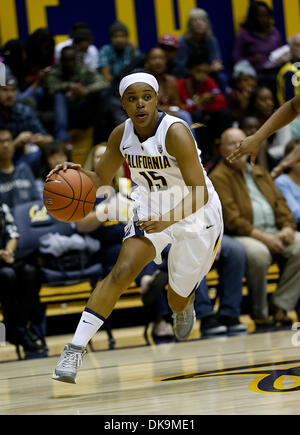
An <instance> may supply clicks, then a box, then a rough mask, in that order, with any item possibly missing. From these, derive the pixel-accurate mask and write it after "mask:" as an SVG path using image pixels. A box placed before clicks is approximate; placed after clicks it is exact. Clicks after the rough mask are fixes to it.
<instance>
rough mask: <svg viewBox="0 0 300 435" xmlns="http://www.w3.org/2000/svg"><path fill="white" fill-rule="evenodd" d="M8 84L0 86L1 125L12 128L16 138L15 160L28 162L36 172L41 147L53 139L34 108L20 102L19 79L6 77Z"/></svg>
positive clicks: (11, 130)
mask: <svg viewBox="0 0 300 435" xmlns="http://www.w3.org/2000/svg"><path fill="white" fill-rule="evenodd" d="M6 83H7V84H6V86H0V127H6V128H7V129H8V130H10V132H11V134H12V136H13V139H14V142H13V143H14V147H15V152H14V162H15V163H16V164H17V163H20V162H26V163H28V164H29V165H30V167H31V168H32V170H33V171H34V172H36V171H37V168H38V167H39V161H40V154H41V151H40V149H39V148H40V147H42V146H43V145H44V144H45V143H46V142H49V141H51V140H52V136H50V135H49V134H48V133H47V132H46V130H45V129H44V127H43V126H42V124H41V122H40V120H39V119H38V117H37V116H36V115H35V113H34V112H33V110H32V109H31V108H30V107H28V106H25V105H24V104H21V103H18V102H17V101H16V98H17V81H16V79H15V77H13V76H11V75H8V76H7V77H6Z"/></svg>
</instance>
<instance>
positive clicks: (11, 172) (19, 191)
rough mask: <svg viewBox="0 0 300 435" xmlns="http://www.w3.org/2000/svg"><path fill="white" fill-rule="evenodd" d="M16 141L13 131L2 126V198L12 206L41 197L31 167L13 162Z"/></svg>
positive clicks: (0, 174) (0, 181) (0, 133)
mask: <svg viewBox="0 0 300 435" xmlns="http://www.w3.org/2000/svg"><path fill="white" fill-rule="evenodd" d="M13 154H14V142H13V138H12V134H11V132H10V131H9V130H8V129H7V128H5V127H2V128H0V200H1V201H2V202H5V203H6V204H7V205H8V206H9V207H10V208H13V207H14V206H15V205H17V204H20V203H23V202H26V201H33V200H35V199H40V195H39V192H38V190H37V188H36V184H35V178H34V175H33V173H32V171H31V169H30V167H29V166H28V165H27V164H26V163H25V162H21V163H19V164H18V165H17V166H15V164H14V162H13Z"/></svg>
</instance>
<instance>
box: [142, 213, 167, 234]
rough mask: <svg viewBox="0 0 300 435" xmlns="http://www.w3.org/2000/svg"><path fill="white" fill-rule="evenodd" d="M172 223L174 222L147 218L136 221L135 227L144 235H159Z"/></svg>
mask: <svg viewBox="0 0 300 435" xmlns="http://www.w3.org/2000/svg"><path fill="white" fill-rule="evenodd" d="M154 219H155V220H154ZM173 223H174V222H171V221H165V220H157V218H151V217H149V218H148V219H145V220H140V221H138V222H137V226H138V227H139V228H140V229H141V230H142V231H145V233H148V234H152V233H160V232H161V231H163V230H165V229H166V228H168V227H169V226H170V225H172V224H173Z"/></svg>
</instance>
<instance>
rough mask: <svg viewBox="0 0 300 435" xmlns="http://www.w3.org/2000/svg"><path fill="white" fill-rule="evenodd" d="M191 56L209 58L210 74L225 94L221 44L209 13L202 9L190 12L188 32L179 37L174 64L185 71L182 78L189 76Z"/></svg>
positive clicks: (225, 78) (225, 82)
mask: <svg viewBox="0 0 300 435" xmlns="http://www.w3.org/2000/svg"><path fill="white" fill-rule="evenodd" d="M191 56H192V57H202V58H207V60H208V63H209V65H210V68H209V71H208V73H209V74H210V75H211V76H212V77H213V78H214V79H215V80H216V82H217V83H218V85H219V87H220V88H221V90H222V92H224V93H225V92H226V88H227V82H228V80H227V75H226V74H225V72H224V66H223V61H222V56H221V51H220V47H219V42H218V40H217V38H216V37H215V36H214V34H213V31H212V27H211V23H210V19H209V17H208V15H207V12H206V11H205V10H204V9H200V8H194V9H191V10H190V12H189V16H188V22H187V31H186V32H185V34H184V35H182V36H180V37H179V48H178V53H177V56H176V58H175V59H174V62H175V64H176V65H178V67H180V68H184V69H185V73H184V75H183V76H182V77H186V76H187V74H188V69H187V63H188V60H189V58H190V57H191Z"/></svg>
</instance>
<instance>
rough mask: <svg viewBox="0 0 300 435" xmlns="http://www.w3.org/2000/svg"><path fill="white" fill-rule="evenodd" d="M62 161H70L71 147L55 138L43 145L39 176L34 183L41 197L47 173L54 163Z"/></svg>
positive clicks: (53, 166)
mask: <svg viewBox="0 0 300 435" xmlns="http://www.w3.org/2000/svg"><path fill="white" fill-rule="evenodd" d="M63 162H71V149H70V147H68V145H66V144H65V143H64V142H61V141H58V140H55V141H53V142H48V143H46V144H45V145H44V146H43V148H42V156H41V166H40V172H39V177H38V179H37V180H36V185H37V188H38V190H39V191H40V194H41V198H42V196H43V189H44V184H45V181H46V178H47V175H48V174H49V172H50V171H51V170H52V169H54V168H55V166H56V165H58V164H60V163H63Z"/></svg>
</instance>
